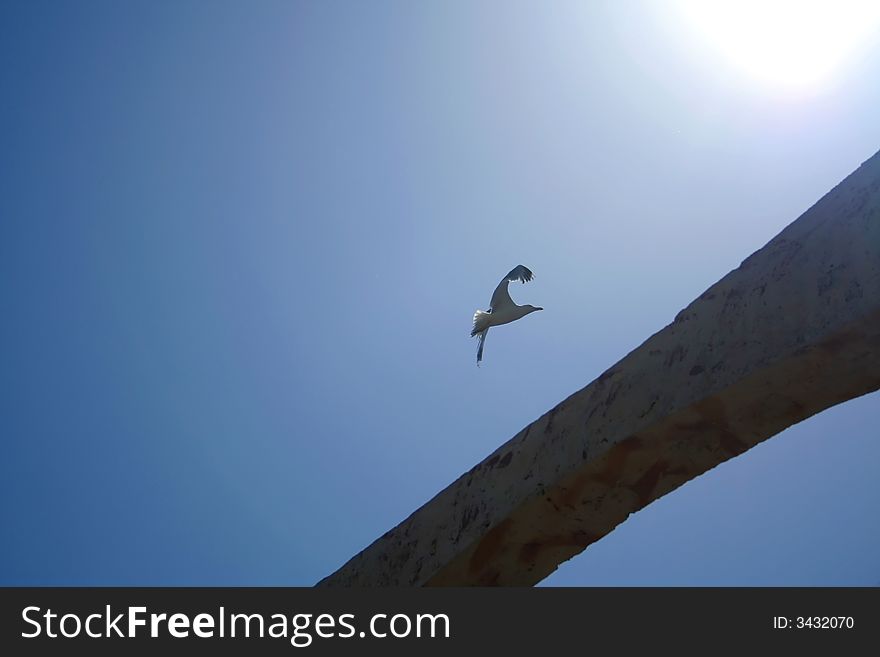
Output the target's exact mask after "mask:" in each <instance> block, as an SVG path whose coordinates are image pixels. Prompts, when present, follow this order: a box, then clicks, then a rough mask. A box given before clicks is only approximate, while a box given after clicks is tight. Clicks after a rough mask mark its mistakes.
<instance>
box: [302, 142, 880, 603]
mask: <svg viewBox="0 0 880 657" xmlns="http://www.w3.org/2000/svg"><path fill="white" fill-rule="evenodd" d="M878 388H880V153H878V154H876V155H874V156H873V157H872V158H871V159H870V160H868V161H867V162H865V163H864V164H862V166H861V167H860V168H859V169H857V170H856V171H855V172H854V173H852V174H851V175H850V176H849V177H847V178H846V180H844V181H843V182H842V183H840V184H839V185H837V187H835V188H834V189H833V190H831V192H830V193H828V194H826V195H825V197H824V198H822V199H821V200H820V201H819V202H818V203H816V205H814V206H813V207H812V208H810V209H809V210H808V211H807V212H805V213H804V214H803V215H802V216H801V217H800V218H799V219H798V220H797V221H795V222H794V223H792V224H791V225H789V226H788V227H787V228H786V229H785V230H783V231H782V232H781V233H780V234H779V235H777V236H776V237H775V238H773V239H772V240H771V241H770V242H769V243H768V244H767V245H766V246H765V247H764V248H762V249H761V250H759V251H757V252H756V253H754V254H752V255H751V256H749V257H748V258H746V260H745V261H743V263H742V264H741V265H740V266H739V267H738V268H737V269H735V270H734V271H732V272H730V273H729V274H728V275H727V276H725V277H724V278H722V279H721V280H720V281H718V282H717V283H716V284H715V285H713V286H712V287H710V288H709V289H708V290H706V292H705V293H703V294H702V295H701V296H700V297H699V298H698V299H696V300H695V301H694V302H693V303H691V304H690V305H689V306H688V307H687V308H685V309H684V310H682V311H681V312H680V313H679V314H678V315H677V316H676V317H675V321H674V322H673V323H672V324H670V325H669V326H667V327H666V328H664V329H663V330H662V331H660V332H659V333H657V334H655V335H653V336H652V337H650V338H649V339H648V340H647V341H646V342H645V343H644V344H642V345H641V346H640V347H639V348H637V349H636V350H634V351H633V352H632V353H630V354H629V355H628V356H626V357H625V358H624V359H623V360H621V361H620V362H618V363H617V364H616V365H614V366H613V367H611V368H610V369H609V370H607V371H606V372H605V373H604V374H602V375H601V376H600V377H599V378H598V379H596V380H595V381H593V382H592V383H591V384H589V385H588V386H587V387H585V388H583V389H582V390H580V391H578V392H576V393H575V394H573V395H572V396H571V397H569V398H568V399H566V400H565V401H563V402H562V403H560V404H559V405H557V406H556V407H555V408H553V409H552V410H551V411H550V412H548V413H546V414H545V415H544V416H542V417H541V418H539V419H538V420H536V421H534V422H532V423H531V424H530V425H529V426H527V427H526V428H524V429H523V430H522V431H520V432H519V433H518V434H517V435H516V436H514V437H513V438H512V439H511V440H509V441H508V442H506V443H505V444H504V445H502V446H501V447H499V448H498V449H497V450H496V451H495V452H494V453H493V454H491V455H490V456H489V457H488V458H486V459H485V460H484V461H482V462H481V463H479V464H478V465H476V466H475V467H474V468H473V469H472V470H470V472H468V473H466V474H464V475H463V476H461V477H460V478H459V479H458V480H456V481H455V482H454V483H453V484H452V485H451V486H449V487H448V488H446V489H445V490H443V491H442V492H441V493H439V494H438V495H437V496H436V497H434V499H432V500H431V501H430V502H428V503H427V504H425V505H424V506H423V507H421V508H420V509H418V510H417V511H416V512H415V513H413V514H412V515H411V516H410V517H409V518H407V519H406V520H405V521H404V522H402V523H401V524H400V525H398V526H397V527H395V528H394V529H392V530H391V531H389V532H388V533H386V534H385V535H384V536H382V537H381V538H380V539H378V540H377V541H375V542H374V543H373V544H372V545H370V546H369V547H368V548H366V549H365V550H363V551H362V552H361V553H360V554H358V555H357V556H355V557H354V558H353V559H351V560H350V561H349V562H348V563H347V564H345V565H344V566H343V567H342V568H340V569H339V570H338V571H337V572H335V573H333V574H332V575H330V576H329V577H327V578H325V579H323V580H322V581H321V582H320V583H319V585H323V586H383V585H404V586H421V585H459V586H460V585H531V584H535V583H536V582H538V581H540V580H541V579H543V578H544V577H546V576H547V575H548V574H549V573H551V572H553V571H554V570H555V569H556V567H557V566H558V565H559V564H560V563H561V562H563V561H565V560H567V559H570V558H571V557H573V556H574V555H576V554H578V553H579V552H581V551H582V550H583V549H584V548H586V547H587V546H588V545H590V544H591V543H593V542H595V541H597V540H599V539H600V538H601V537H602V536H604V535H605V534H607V533H608V532H610V531H611V530H612V529H614V527H616V526H617V525H618V524H620V523H621V522H622V521H623V520H625V519H626V517H627V516H628V515H629V514H631V513H633V512H634V511H638V510H639V509H641V508H643V507H644V506H646V505H648V504H649V503H650V502H652V501H653V500H656V499H657V498H659V497H661V496H662V495H665V494H666V493H668V492H670V491H672V490H674V489H675V488H678V487H679V486H681V485H682V484H683V483H685V482H686V481H688V480H690V479H693V478H694V477H696V476H698V475H700V474H702V473H704V472H706V471H707V470H709V469H710V468H713V467H714V466H716V465H718V464H719V463H722V462H723V461H726V460H727V459H729V458H731V457H734V456H737V455H739V454H742V453H743V452H745V451H746V450H748V449H749V448H750V447H753V446H754V445H756V444H757V443H759V442H761V441H763V440H765V439H767V438H769V437H771V436H773V435H774V434H777V433H779V432H780V431H782V430H783V429H785V428H786V427H788V426H791V425H792V424H795V423H796V422H800V421H801V420H803V419H805V418H807V417H810V416H811V415H813V414H815V413H818V412H820V411H822V410H824V409H826V408H828V407H829V406H833V405H835V404H839V403H840V402H843V401H845V400H847V399H851V398H853V397H858V396H859V395H863V394H865V393H868V392H871V391H874V390H877V389H878Z"/></svg>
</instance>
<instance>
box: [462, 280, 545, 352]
mask: <svg viewBox="0 0 880 657" xmlns="http://www.w3.org/2000/svg"><path fill="white" fill-rule="evenodd" d="M532 278H534V276H533V275H532V272H531V270H530V269H529V268H528V267H526V266H524V265H517V266H516V267H514V268H513V269H511V270H510V273H509V274H507V276H505V277H504V278H502V279H501V282H500V283H499V284H498V287H496V288H495V292H493V293H492V300H491V301H490V302H489V310H478V311H477V312H475V313H474V328H473V329H472V330H471V337H472V338H473V337H475V336H477V335H479V336H480V346H479V347H478V348H477V366H478V367H479V365H480V361H481V360H483V344H485V342H486V334H487V333H488V332H489V328H490V327H492V326H501V325H502V324H509V323H510V322H513V321H516V320H517V319H519V318H520V317H525V316H526V315H528V314H529V313H532V312H535V311H536V310H544V309H543V308H538V307H536V306H529V305H525V306H517V305H516V304H515V303H514V302H513V299H511V298H510V293H509V292H508V291H507V284H508V283H510V282H512V281H520V282H521V283H527V282H529V281H530V280H532Z"/></svg>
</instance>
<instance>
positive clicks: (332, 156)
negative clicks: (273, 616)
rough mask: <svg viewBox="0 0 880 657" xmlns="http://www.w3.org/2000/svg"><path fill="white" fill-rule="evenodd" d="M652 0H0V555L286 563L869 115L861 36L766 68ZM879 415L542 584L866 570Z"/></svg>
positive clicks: (364, 517)
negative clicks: (797, 71) (857, 41)
mask: <svg viewBox="0 0 880 657" xmlns="http://www.w3.org/2000/svg"><path fill="white" fill-rule="evenodd" d="M659 4H660V3H654V4H653V5H651V4H648V3H635V2H603V3H600V2H591V3H576V2H573V3H568V2H554V3H544V2H516V3H513V2H503V3H502V2H445V1H444V2H439V1H436V2H403V1H401V2H266V1H263V2H254V3H245V2H211V3H201V2H125V3H120V2H109V1H108V2H97V1H91V2H48V1H28V2H4V3H3V4H2V7H0V76H2V78H0V81H2V89H3V102H2V104H0V117H2V123H0V125H2V144H0V291H2V307H3V321H2V322H0V339H2V350H3V351H2V365H0V392H2V394H0V422H2V424H0V431H2V440H3V443H2V444H3V448H4V458H3V459H2V460H0V520H2V527H3V532H2V541H0V564H2V565H0V583H2V584H26V585H37V584H39V585H43V584H56V585H68V584H82V585H101V584H113V585H116V584H140V585H161V584H178V585H196V584H202V585H224V584H225V585H243V584H255V585H262V584H294V585H300V584H302V585H309V584H312V583H314V582H315V581H317V580H318V579H320V578H321V577H323V576H324V575H326V574H328V573H329V572H331V571H333V570H334V569H336V568H337V567H338V566H340V565H341V564H342V563H343V562H344V561H346V560H347V559H348V558H349V557H351V556H352V555H353V554H355V553H356V552H357V551H358V550H360V549H361V548H363V547H364V546H366V545H367V544H368V543H370V542H371V541H372V540H373V539H375V538H376V537H378V536H379V535H380V534H382V533H383V532H385V531H386V530H387V529H389V528H390V527H392V526H394V525H396V524H397V523H398V522H400V521H401V520H402V519H403V518H405V517H406V516H407V515H408V514H409V513H410V512H412V511H413V510H414V509H415V508H417V507H418V506H420V505H421V504H423V503H424V502H425V501H427V500H428V499H429V498H430V497H432V496H433V495H434V494H435V493H436V492H438V491H439V490H440V489H442V488H443V487H445V486H446V485H447V484H448V483H450V482H451V481H452V480H453V479H455V478H456V477H458V476H459V475H460V474H461V473H462V472H464V471H465V470H467V469H469V468H470V467H471V466H472V465H473V464H474V463H475V462H477V461H478V460H480V459H481V458H483V457H484V456H486V455H487V454H488V453H489V452H491V451H492V450H493V449H494V448H495V447H497V446H498V445H499V444H500V443H502V442H503V441H505V440H507V439H508V438H510V437H511V436H512V435H513V434H514V433H515V432H516V431H518V430H519V429H520V428H522V427H523V426H524V425H526V424H527V423H529V422H531V421H532V420H534V419H535V418H537V417H538V416H539V415H540V414H541V413H543V412H544V411H546V410H547V409H549V408H550V407H552V406H553V405H555V404H556V403H557V402H559V401H560V400H562V399H563V398H565V397H566V396H568V395H569V394H571V393H572V392H574V391H575V390H577V389H579V388H581V387H582V386H584V385H586V384H587V383H589V382H590V381H591V380H592V379H594V378H595V377H596V376H597V375H598V374H599V373H601V372H602V371H603V370H604V369H605V368H607V367H608V366H610V365H611V364H613V363H614V362H615V361H617V360H618V359H619V358H620V357H622V356H623V355H625V354H626V353H627V352H628V351H630V350H631V349H632V348H634V347H635V346H637V345H638V344H640V343H641V342H642V341H643V340H644V339H645V338H647V337H648V336H649V335H650V334H651V333H653V332H655V331H657V330H658V329H660V328H661V327H663V326H664V325H666V324H667V323H669V322H670V321H671V320H672V318H673V317H674V316H675V314H676V313H677V312H678V311H679V310H680V309H681V308H683V307H684V306H685V305H686V304H687V303H688V302H690V301H691V300H692V299H693V298H694V297H696V296H697V295H699V294H700V293H701V292H702V291H703V290H705V289H706V288H707V287H708V286H709V285H711V284H712V283H713V282H715V281H716V280H717V279H719V278H720V277H721V276H723V275H724V274H725V273H727V272H728V271H729V270H730V269H732V268H735V267H736V266H738V264H739V263H740V262H741V261H742V260H743V259H744V258H745V257H746V256H747V255H748V254H750V253H752V252H753V251H754V250H756V249H757V248H759V247H761V246H762V245H763V244H764V243H766V242H767V241H768V240H769V239H770V238H771V237H773V235H775V234H776V233H777V232H778V231H779V230H780V229H782V228H783V227H784V226H785V225H787V224H788V223H790V222H791V221H793V220H794V219H795V218H797V216H798V215H800V214H801V213H802V212H803V211H804V210H806V209H807V208H808V207H809V206H810V205H812V204H813V203H814V202H815V201H816V200H818V199H819V197H820V196H822V195H823V194H824V193H825V192H826V191H828V190H829V189H830V188H831V187H832V186H833V185H835V184H836V183H837V182H839V181H840V180H841V179H842V178H843V177H845V176H846V175H847V174H848V173H849V172H850V171H852V170H853V169H855V168H856V167H857V166H858V165H859V163H860V162H862V161H863V160H865V159H867V158H868V157H869V156H870V155H872V154H873V153H874V152H875V151H876V150H877V149H878V148H880V121H878V110H877V108H878V107H880V48H877V47H871V48H867V49H866V50H864V52H862V53H861V54H860V55H859V57H857V58H855V59H853V60H851V61H850V62H848V63H847V65H846V66H844V67H842V68H840V69H839V70H838V71H837V72H836V74H835V75H834V76H833V79H832V80H830V81H828V82H827V83H826V84H823V85H821V86H819V87H817V88H815V89H812V90H811V91H810V92H808V93H782V92H780V91H778V90H774V89H772V88H769V87H768V86H766V85H759V84H756V83H754V82H753V81H752V80H749V79H748V78H747V77H746V76H744V75H742V74H740V73H739V72H737V71H736V70H735V69H734V68H733V67H731V66H729V65H728V63H727V62H725V61H723V60H722V59H720V58H719V57H718V55H717V53H716V52H713V51H711V49H709V48H707V46H706V44H705V42H703V41H701V40H700V39H699V38H696V37H695V35H694V34H693V33H692V31H691V30H690V29H689V28H686V26H685V25H684V24H683V21H682V19H681V16H679V15H677V14H676V13H675V12H674V11H670V10H667V11H664V12H661V11H659V10H658V9H657V6H658V5H659ZM520 262H522V263H524V264H526V265H528V266H529V267H531V268H532V269H533V270H534V272H535V274H536V276H537V278H536V280H535V281H534V282H532V283H530V284H529V285H527V286H518V285H517V286H515V287H512V293H513V296H514V298H515V299H516V300H518V301H519V302H520V303H533V304H535V305H540V306H543V307H544V308H545V309H546V310H545V311H544V312H543V313H538V314H536V315H532V316H529V317H528V318H526V319H525V320H523V321H522V322H518V323H517V324H513V325H511V326H509V327H505V328H503V329H499V330H497V331H494V332H493V334H492V335H490V336H489V339H488V341H487V345H486V355H485V361H484V366H483V367H482V368H480V369H477V368H476V367H475V363H474V353H475V347H476V345H475V343H474V342H473V341H472V340H471V339H470V338H469V337H468V332H469V329H470V321H471V315H472V313H473V311H474V309H475V308H477V307H485V306H486V304H487V303H488V300H489V297H490V295H491V292H492V289H493V287H494V285H495V284H496V283H497V281H498V280H499V278H500V277H501V276H502V275H503V274H504V273H505V272H507V271H508V270H509V269H510V268H511V267H512V266H513V265H516V264H518V263H520ZM878 424H880V404H878V397H877V396H876V395H874V396H868V397H864V398H861V399H858V400H854V401H852V402H850V403H847V404H844V405H842V406H840V407H837V408H834V409H832V410H830V411H828V412H826V413H824V414H822V415H821V416H818V417H815V418H813V419H811V420H809V421H806V422H804V423H802V424H801V425H798V426H796V427H793V428H791V429H789V430H788V431H786V432H784V433H783V434H781V435H779V436H777V437H776V438H774V439H772V440H770V441H768V442H767V443H764V444H763V445H760V446H758V447H757V448H755V449H753V450H752V451H750V452H748V453H747V454H745V455H744V456H742V457H740V458H736V459H734V460H732V461H730V462H728V463H726V464H724V465H722V466H720V467H718V468H716V469H714V470H712V471H711V472H709V473H708V474H707V475H705V476H703V477H700V478H698V479H697V480H695V481H692V482H690V483H688V484H686V485H685V486H683V487H682V488H680V489H679V490H677V491H676V492H674V493H672V494H670V495H668V496H667V497H665V498H663V499H662V500H660V501H658V502H657V503H655V504H653V505H651V506H650V507H649V508H648V509H646V510H645V511H643V512H641V513H638V514H635V515H634V516H632V517H631V518H630V519H629V520H627V521H626V522H625V523H624V524H623V525H621V526H620V527H619V528H618V529H617V530H616V531H615V532H613V533H612V534H611V535H609V536H608V537H606V538H605V539H603V540H602V541H600V542H599V543H597V544H595V545H593V546H591V547H590V548H589V549H587V550H586V551H585V552H584V553H583V554H582V555H580V556H579V557H577V558H575V559H573V560H572V561H570V562H568V563H566V564H565V565H563V566H562V567H561V568H560V569H559V570H558V571H557V572H556V573H555V574H554V575H552V576H551V577H550V578H548V579H547V580H546V584H552V585H594V584H602V585H634V584H635V585H654V584H671V585H710V584H722V585H736V584H759V585H783V584H785V585H812V584H818V585H826V584H827V585H830V584H838V585H850V584H877V583H878V582H880V558H878V556H877V555H878V554H880V523H878V514H877V508H878V506H880V485H878V479H877V464H878V461H880V443H878V440H877V426H878Z"/></svg>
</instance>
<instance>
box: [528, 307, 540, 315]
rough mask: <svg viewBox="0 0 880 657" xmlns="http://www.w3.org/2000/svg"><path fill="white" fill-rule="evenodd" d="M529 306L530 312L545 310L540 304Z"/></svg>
mask: <svg viewBox="0 0 880 657" xmlns="http://www.w3.org/2000/svg"><path fill="white" fill-rule="evenodd" d="M527 308H528V309H529V312H530V313H533V312H535V311H536V310H544V309H543V308H540V307H538V306H527Z"/></svg>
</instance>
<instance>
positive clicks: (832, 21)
mask: <svg viewBox="0 0 880 657" xmlns="http://www.w3.org/2000/svg"><path fill="white" fill-rule="evenodd" d="M679 5H680V7H681V9H682V12H683V14H684V16H685V18H686V19H687V21H688V23H690V24H691V26H692V28H693V29H694V30H695V31H696V32H697V33H698V34H699V35H700V36H702V37H703V38H704V39H705V40H706V41H708V42H710V43H711V44H712V45H714V46H715V47H716V48H717V49H718V50H720V51H721V52H722V53H723V54H724V55H725V56H726V57H727V58H728V59H729V60H730V62H731V63H732V64H734V65H735V66H737V67H738V68H739V69H741V70H742V71H743V72H745V73H747V74H749V75H750V76H753V77H756V78H758V79H760V80H763V81H765V82H769V83H772V84H774V85H780V86H786V87H797V88H804V87H811V86H815V85H816V84H817V83H819V82H821V81H822V80H824V79H826V78H828V76H829V74H830V73H832V72H833V71H834V70H835V69H836V68H837V67H838V66H840V64H841V63H843V61H844V60H845V59H846V58H847V57H848V56H850V55H852V54H853V53H854V52H855V51H856V50H858V49H859V48H860V47H863V46H864V45H865V44H866V42H867V41H868V40H869V39H871V38H872V37H873V38H874V39H877V38H878V31H880V0H825V1H822V0H680V1H679Z"/></svg>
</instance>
